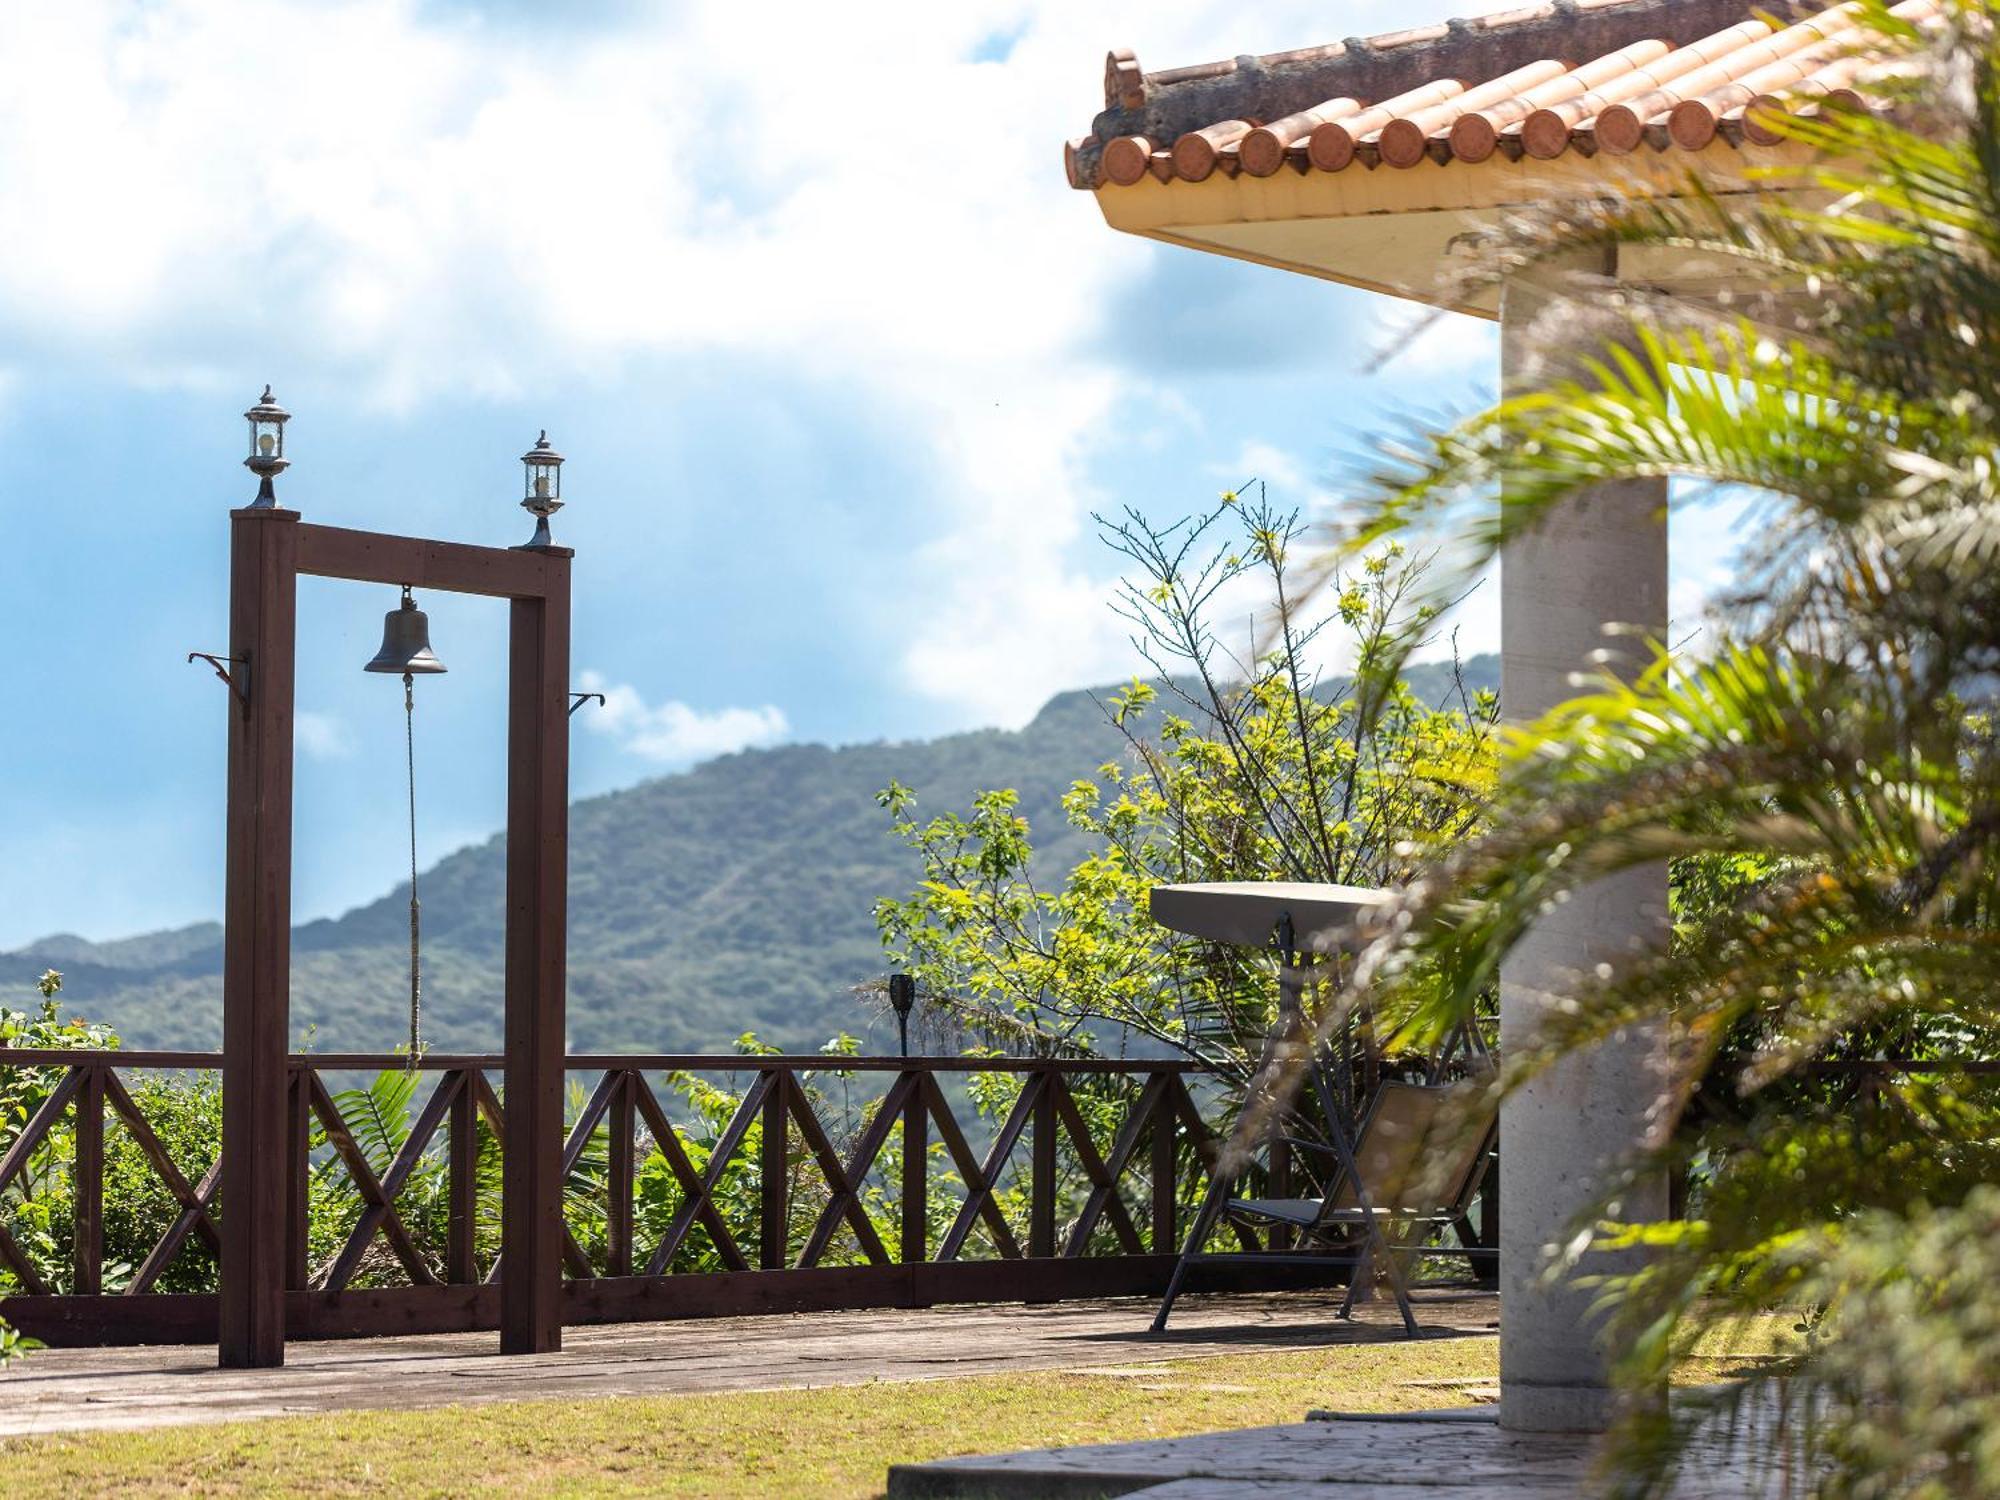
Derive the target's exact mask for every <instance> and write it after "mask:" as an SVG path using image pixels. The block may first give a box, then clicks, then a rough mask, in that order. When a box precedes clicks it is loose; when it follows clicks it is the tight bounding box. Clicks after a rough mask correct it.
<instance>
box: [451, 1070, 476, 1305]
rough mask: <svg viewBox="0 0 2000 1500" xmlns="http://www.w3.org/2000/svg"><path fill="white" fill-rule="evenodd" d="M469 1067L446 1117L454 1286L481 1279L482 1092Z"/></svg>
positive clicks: (452, 1277) (452, 1281)
mask: <svg viewBox="0 0 2000 1500" xmlns="http://www.w3.org/2000/svg"><path fill="white" fill-rule="evenodd" d="M476 1071H477V1070H476V1069H473V1068H467V1069H466V1070H465V1073H464V1074H463V1075H462V1076H463V1078H464V1083H463V1084H462V1086H461V1087H460V1088H459V1091H458V1092H457V1093H456V1094H455V1095H453V1096H452V1101H451V1113H450V1115H449V1116H447V1117H446V1122H445V1131H446V1142H447V1149H446V1153H445V1159H446V1161H447V1163H448V1166H447V1169H446V1170H447V1171H448V1172H449V1173H450V1176H449V1178H448V1179H447V1182H446V1185H445V1192H446V1194H447V1202H446V1207H445V1212H446V1218H445V1246H444V1279H445V1280H446V1281H448V1282H450V1283H451V1284H452V1285H453V1286H472V1285H473V1284H475V1283H476V1282H477V1281H478V1280H479V1259H478V1255H477V1246H476V1244H475V1231H476V1228H477V1225H478V1222H479V1091H478V1089H477V1087H476V1086H475V1085H474V1082H473V1078H474V1074H475V1073H476Z"/></svg>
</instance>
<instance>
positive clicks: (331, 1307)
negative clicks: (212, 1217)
mask: <svg viewBox="0 0 2000 1500" xmlns="http://www.w3.org/2000/svg"><path fill="white" fill-rule="evenodd" d="M1175 1259H1176V1257H1175V1256H1172V1255H1121V1256H1106V1257H1102V1258H1098V1259H1082V1260H1070V1259H1066V1258H1058V1259H1055V1260H1005V1261H991V1260H987V1261H953V1262H939V1261H926V1262H922V1263H920V1264H917V1265H909V1266H901V1265H898V1266H827V1267H819V1268H815V1269H812V1270H791V1271H717V1272H713V1273H709V1274H705V1275H683V1276H655V1277H648V1276H627V1277H615V1278H610V1277H603V1278H598V1279H595V1280H591V1281H571V1282H566V1283H564V1285H563V1288H562V1298H561V1302H562V1309H563V1314H564V1319H565V1321H567V1322H570V1323H641V1322H652V1321H655V1320H660V1319H670V1318H719V1317H741V1316H746V1315H750V1314H756V1313H786V1312H822V1311H831V1310H835V1309H839V1308H856V1309H865V1308H882V1307H929V1306H932V1305H939V1304H949V1303H954V1302H1024V1301H1028V1300H1030V1299H1035V1300H1046V1299H1049V1298H1082V1297H1149V1298H1150V1297H1158V1296H1159V1295H1160V1293H1161V1292H1163V1291H1164V1290H1165V1289H1166V1285H1167V1278H1168V1277H1169V1276H1170V1275H1172V1274H1173V1268H1174V1262H1175ZM1193 1275H1194V1284H1193V1286H1192V1287H1191V1288H1190V1290H1191V1291H1193V1292H1196V1293H1202V1292H1250V1291H1279V1290H1293V1289H1297V1290H1307V1289H1313V1288H1324V1287H1332V1286H1340V1285H1343V1284H1344V1281H1345V1278H1346V1275H1347V1267H1346V1266H1345V1265H1330V1264H1326V1263H1324V1262H1318V1263H1316V1262H1314V1261H1312V1260H1310V1259H1306V1258H1301V1259H1300V1260H1299V1261H1297V1262H1295V1263H1291V1264H1285V1265H1269V1264H1256V1263H1247V1262H1246V1263H1241V1264H1231V1263H1229V1262H1227V1261H1210V1262H1207V1263H1205V1264H1203V1265H1201V1266H1198V1267H1196V1268H1195V1271H1194V1273H1193ZM501 1299H502V1293H501V1289H500V1287H497V1286H490V1285H488V1286H446V1285H438V1286H417V1287H379V1288H365V1289H358V1290H356V1289H350V1290H348V1291H344V1292H312V1291H309V1292H288V1293H286V1294H285V1299H284V1300H285V1309H286V1314H287V1318H288V1320H289V1328H290V1331H291V1333H292V1336H293V1337H294V1338H300V1339H330V1338H371V1337H376V1336H383V1335H393V1334H418V1333H473V1332H488V1331H491V1330H492V1329H494V1328H496V1327H498V1326H500V1322H501V1316H502V1314H501ZM216 1303H217V1298H216V1297H215V1296H214V1294H212V1293H201V1292H193V1293H154V1294H151V1295H148V1296H144V1297H116V1296H105V1297H66V1296H15V1297H8V1298H6V1299H5V1300H4V1301H0V1317H4V1318H6V1319H7V1321H8V1322H10V1323H12V1324H13V1325H14V1326H15V1327H17V1328H19V1329H20V1330H21V1331H22V1332H23V1333H25V1334H28V1335H30V1336H31V1337H34V1338H38V1339H40V1340H42V1341H43V1342H44V1343H47V1344H50V1345H52V1346H55V1347H58V1348H88V1347H109V1346H116V1345H129V1344H195V1343H204V1342H207V1341H209V1340H211V1339H213V1338H215V1336H216V1321H217V1319H216ZM1147 1311H1150V1309H1143V1310H1141V1309H1135V1310H1134V1313H1133V1316H1134V1318H1135V1319H1142V1318H1143V1315H1144V1313H1145V1312H1147ZM1135 1326H1138V1325H1137V1324H1136V1323H1135Z"/></svg>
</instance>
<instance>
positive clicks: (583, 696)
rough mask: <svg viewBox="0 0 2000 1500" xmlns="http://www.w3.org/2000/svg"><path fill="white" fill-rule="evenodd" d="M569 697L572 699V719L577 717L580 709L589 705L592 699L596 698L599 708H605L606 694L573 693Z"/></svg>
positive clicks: (570, 706)
mask: <svg viewBox="0 0 2000 1500" xmlns="http://www.w3.org/2000/svg"><path fill="white" fill-rule="evenodd" d="M569 697H570V704H569V716H570V717H571V718H572V719H574V718H575V717H576V711H577V710H578V709H579V708H582V707H583V705H584V704H586V703H588V702H589V701H590V700H591V699H592V698H595V699H596V700H597V706H598V707H599V708H603V707H604V706H605V704H604V694H602V693H571V694H570V695H569Z"/></svg>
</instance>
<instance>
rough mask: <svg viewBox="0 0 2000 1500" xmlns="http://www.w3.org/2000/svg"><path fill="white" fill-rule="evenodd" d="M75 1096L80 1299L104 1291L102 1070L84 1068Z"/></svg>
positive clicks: (76, 1283)
mask: <svg viewBox="0 0 2000 1500" xmlns="http://www.w3.org/2000/svg"><path fill="white" fill-rule="evenodd" d="M82 1072H83V1087H82V1088H80V1089H79V1090H77V1095H76V1173H75V1182H76V1208H75V1214H74V1217H75V1226H74V1227H75V1231H76V1233H75V1239H74V1245H73V1248H74V1251H75V1255H74V1261H75V1265H74V1278H73V1280H72V1281H71V1283H70V1284H71V1285H72V1286H73V1287H74V1288H75V1289H76V1291H77V1293H78V1294H79V1295H81V1296H92V1297H94V1296H96V1295H97V1294H98V1293H99V1292H101V1291H103V1290H104V1069H103V1068H85V1069H83V1070H82Z"/></svg>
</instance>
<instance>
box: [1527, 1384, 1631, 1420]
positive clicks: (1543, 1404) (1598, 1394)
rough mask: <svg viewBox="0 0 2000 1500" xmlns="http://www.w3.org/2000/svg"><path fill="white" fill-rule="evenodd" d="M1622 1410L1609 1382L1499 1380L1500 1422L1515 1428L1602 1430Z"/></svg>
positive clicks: (1618, 1398) (1619, 1399)
mask: <svg viewBox="0 0 2000 1500" xmlns="http://www.w3.org/2000/svg"><path fill="white" fill-rule="evenodd" d="M1622 1410H1623V1398H1622V1397H1621V1396H1620V1394H1619V1393H1618V1392H1617V1391H1614V1390H1612V1389H1611V1388H1610V1387H1609V1386H1602V1385H1533V1384H1529V1383H1527V1382H1525V1381H1520V1380H1503V1381H1501V1383H1500V1425H1501V1426H1502V1427H1505V1428H1508V1429H1509V1430H1511V1431H1514V1432H1602V1431H1604V1430H1605V1429H1606V1428H1607V1427H1609V1426H1610V1425H1611V1424H1612V1423H1613V1422H1614V1421H1616V1420H1617V1418H1618V1415H1619V1413H1620V1411H1622Z"/></svg>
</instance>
